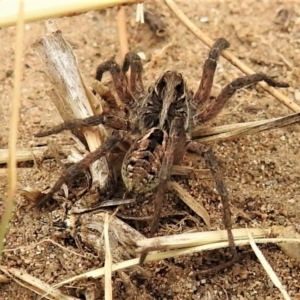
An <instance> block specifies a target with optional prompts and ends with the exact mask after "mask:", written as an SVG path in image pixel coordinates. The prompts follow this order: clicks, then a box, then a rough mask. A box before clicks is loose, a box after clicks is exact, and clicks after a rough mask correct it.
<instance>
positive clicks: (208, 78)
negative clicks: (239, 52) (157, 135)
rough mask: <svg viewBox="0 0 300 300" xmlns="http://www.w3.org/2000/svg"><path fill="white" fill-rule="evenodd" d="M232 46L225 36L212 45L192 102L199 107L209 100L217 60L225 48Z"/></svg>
mask: <svg viewBox="0 0 300 300" xmlns="http://www.w3.org/2000/svg"><path fill="white" fill-rule="evenodd" d="M229 46H230V44H229V42H228V41H227V40H225V39H224V38H220V39H218V40H217V41H216V42H215V43H214V45H213V46H212V48H211V50H210V52H209V55H208V58H207V60H206V61H205V63H204V66H203V71H202V77H201V82H200V84H199V87H198V90H197V92H196V93H195V95H194V97H193V99H192V100H191V104H192V105H193V106H194V107H195V108H197V109H198V107H199V106H201V107H203V105H205V103H206V102H207V100H208V98H209V95H210V92H211V88H212V85H213V81H214V75H215V71H216V67H217V61H218V59H219V57H220V54H221V52H222V51H223V50H225V49H226V48H228V47H229Z"/></svg>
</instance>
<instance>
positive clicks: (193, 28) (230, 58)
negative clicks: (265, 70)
mask: <svg viewBox="0 0 300 300" xmlns="http://www.w3.org/2000/svg"><path fill="white" fill-rule="evenodd" d="M165 2H166V4H167V5H168V6H169V8H170V9H171V10H172V11H173V13H174V14H175V15H176V16H177V17H178V19H179V20H180V21H181V22H182V23H183V24H184V25H185V26H186V27H187V28H188V29H189V30H190V31H191V32H192V33H193V34H194V35H195V36H197V37H198V38H199V39H200V40H201V41H202V42H203V43H204V44H205V45H206V46H208V47H210V48H211V47H212V45H213V43H214V41H213V40H212V39H210V38H209V37H208V36H207V35H206V34H205V33H204V32H202V31H201V30H200V29H199V28H198V27H197V26H196V25H195V24H194V23H193V22H192V21H191V20H190V19H189V18H188V17H187V16H186V15H185V14H184V13H183V12H182V11H181V10H180V9H179V7H178V6H177V5H176V4H175V3H174V1H173V0H165ZM221 55H222V56H223V57H225V58H226V59H227V60H228V61H229V62H230V63H231V64H232V65H234V66H235V67H237V68H238V69H239V70H241V71H242V72H243V73H245V74H247V75H250V74H254V73H255V72H254V71H253V70H252V69H251V68H249V67H248V66H246V65H245V64H244V63H243V62H241V61H240V60H239V59H238V58H237V57H235V56H234V55H233V54H232V53H230V52H229V51H228V50H224V51H222V53H221ZM258 84H259V85H260V86H261V87H262V88H263V89H264V90H265V91H267V92H268V93H269V94H271V95H272V96H273V97H275V98H276V99H277V100H278V101H279V102H281V103H282V104H284V105H285V106H287V107H288V108H290V109H291V110H292V111H294V112H300V107H299V105H297V104H296V103H295V102H293V101H292V100H290V99H289V98H288V97H286V96H285V95H283V94H282V93H280V92H279V91H278V90H276V89H275V88H273V87H270V86H269V85H268V84H266V83H265V82H259V83H258Z"/></svg>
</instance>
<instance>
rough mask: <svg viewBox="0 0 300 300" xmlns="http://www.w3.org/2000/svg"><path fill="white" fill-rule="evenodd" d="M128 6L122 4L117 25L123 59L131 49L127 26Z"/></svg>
mask: <svg viewBox="0 0 300 300" xmlns="http://www.w3.org/2000/svg"><path fill="white" fill-rule="evenodd" d="M125 9H126V8H125V7H124V6H121V7H120V8H119V10H118V14H117V27H118V35H119V44H120V56H121V59H122V60H123V59H124V57H125V55H126V53H127V52H128V51H129V47H128V39H127V28H126V26H127V25H126V10H125Z"/></svg>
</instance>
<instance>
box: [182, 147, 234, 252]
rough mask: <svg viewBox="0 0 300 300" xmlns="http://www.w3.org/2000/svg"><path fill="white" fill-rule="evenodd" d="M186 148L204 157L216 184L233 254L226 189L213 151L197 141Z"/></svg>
mask: <svg viewBox="0 0 300 300" xmlns="http://www.w3.org/2000/svg"><path fill="white" fill-rule="evenodd" d="M188 149H189V150H190V151H192V152H195V153H197V154H198V155H200V156H202V157H203V158H204V159H205V162H206V164H207V166H208V167H209V169H210V171H211V173H212V176H213V178H214V181H215V184H216V189H217V192H218V193H219V195H220V196H221V201H222V208H223V222H224V226H225V229H226V230H227V235H228V241H229V247H230V249H231V251H232V254H233V255H234V256H235V255H236V254H237V252H236V246H235V243H234V238H233V235H232V231H231V230H232V223H231V211H230V206H229V199H228V191H227V187H226V184H225V181H224V176H223V172H222V171H221V168H220V166H219V163H218V159H217V158H216V156H215V155H214V153H213V151H212V150H211V149H210V148H209V147H207V146H203V145H199V144H198V143H195V142H191V143H189V144H188Z"/></svg>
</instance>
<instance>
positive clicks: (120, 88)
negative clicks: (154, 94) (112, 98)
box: [95, 59, 135, 108]
mask: <svg viewBox="0 0 300 300" xmlns="http://www.w3.org/2000/svg"><path fill="white" fill-rule="evenodd" d="M107 71H109V72H110V74H111V77H112V79H113V82H114V86H115V88H116V92H117V94H118V96H119V98H120V100H121V101H122V102H124V104H125V105H126V106H127V107H128V108H131V107H133V106H134V104H135V99H134V97H133V95H132V93H131V92H130V90H129V88H128V85H127V80H126V78H125V76H124V73H123V72H122V71H121V68H120V66H119V65H118V64H117V63H116V61H115V60H114V59H109V60H107V61H105V62H103V63H102V64H100V65H99V66H98V67H97V71H96V76H95V79H96V80H98V81H101V80H102V76H103V74H104V73H105V72H107Z"/></svg>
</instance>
